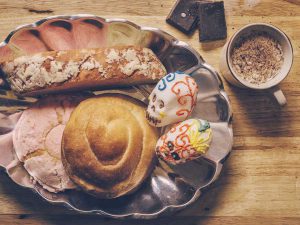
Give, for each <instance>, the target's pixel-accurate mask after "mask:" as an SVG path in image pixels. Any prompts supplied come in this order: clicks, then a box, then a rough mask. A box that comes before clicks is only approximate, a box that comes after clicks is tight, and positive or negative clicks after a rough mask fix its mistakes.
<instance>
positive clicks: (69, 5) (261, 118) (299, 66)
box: [0, 0, 300, 225]
mask: <svg viewBox="0 0 300 225" xmlns="http://www.w3.org/2000/svg"><path fill="white" fill-rule="evenodd" d="M173 4H174V0H164V1H161V0H151V1H150V0H144V1H142V0H141V1H139V0H126V1H125V0H123V1H119V0H106V1H104V0H103V1H92V0H91V1H87V0H86V1H76V0H72V1H71V0H63V1H39V2H38V1H33V0H27V1H17V0H9V1H5V0H1V1H0V39H1V40H3V39H4V38H5V37H6V35H7V34H8V33H9V31H10V30H12V29H14V28H15V27H16V26H18V25H21V24H24V23H31V22H34V21H36V20H39V19H41V18H43V17H46V16H51V15H60V14H76V13H89V14H95V15H99V16H102V17H107V18H113V17H119V18H126V19H128V20H131V21H133V22H135V23H138V24H140V25H145V26H153V27H158V28H161V29H163V30H165V31H167V32H169V33H170V34H172V35H174V36H175V37H177V38H178V39H180V40H182V41H185V42H187V43H189V44H191V45H192V46H193V47H194V48H195V49H196V50H197V51H199V52H200V54H201V55H202V56H203V57H204V59H205V60H206V61H207V62H208V63H210V64H211V65H213V66H214V67H215V68H218V63H219V55H220V50H221V48H222V46H223V45H224V42H223V41H217V42H213V43H207V44H201V43H199V42H198V33H197V32H196V33H195V34H194V35H192V36H190V37H188V36H186V35H184V34H182V33H180V32H179V31H177V30H176V29H174V28H173V27H171V26H169V25H167V24H166V23H165V18H166V16H167V14H168V13H169V11H170V9H171V7H172V5H173ZM225 7H226V17H227V25H228V35H229V37H230V36H231V35H232V34H233V33H234V32H235V31H236V30H237V29H239V28H240V27H242V26H243V25H246V24H248V23H252V22H267V23H271V24H274V25H276V26H278V27H279V28H281V29H282V30H283V31H284V32H286V33H287V35H288V36H289V37H290V38H291V40H292V44H293V47H294V56H295V57H294V65H293V68H292V70H291V72H290V75H289V76H288V78H287V79H286V80H285V81H284V82H283V83H282V84H281V85H280V86H281V88H282V90H283V91H284V93H285V95H286V97H287V100H288V105H287V106H286V107H284V108H282V109H280V108H278V106H277V105H276V104H274V102H273V101H272V99H271V98H270V97H269V96H268V95H267V94H266V93H261V92H253V91H247V90H241V89H238V88H235V87H232V86H230V85H228V83H226V82H224V84H225V89H226V91H227V93H228V95H229V97H230V100H231V104H232V108H233V112H234V124H233V125H234V147H233V152H232V154H231V156H230V158H229V159H228V161H227V162H226V164H225V167H224V170H223V172H222V174H221V176H220V179H219V180H218V181H217V182H216V183H215V184H214V185H213V186H211V188H210V189H209V191H207V192H206V193H205V194H204V195H203V196H202V197H201V198H200V200H199V201H198V202H197V203H195V204H193V205H192V206H191V207H190V208H188V209H186V210H184V211H181V212H179V213H177V214H176V215H175V217H166V218H161V219H158V220H149V221H145V222H143V224H174V225H175V224H185V225H188V224H206V225H209V224H300V163H299V161H300V77H299V78H298V77H297V75H298V76H300V61H299V60H300V0H243V1H242V0H239V1H238V0H226V1H225ZM0 181H1V182H0V224H72V225H75V224H111V225H117V224H141V223H142V222H141V221H139V220H134V221H116V220H111V219H101V218H99V217H96V216H83V215H76V214H74V213H72V212H70V211H68V210H66V209H65V208H63V207H60V206H53V205H50V204H48V203H46V202H44V201H42V200H41V199H40V198H38V197H37V196H35V195H34V194H32V193H31V192H30V191H28V190H24V189H22V188H20V187H18V186H17V185H15V184H14V183H13V182H12V181H10V179H9V178H8V177H7V176H6V175H5V174H4V173H3V172H1V173H0Z"/></svg>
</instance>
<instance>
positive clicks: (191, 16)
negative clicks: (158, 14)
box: [166, 0, 198, 34]
mask: <svg viewBox="0 0 300 225" xmlns="http://www.w3.org/2000/svg"><path fill="white" fill-rule="evenodd" d="M197 17H198V16H197V1H195V0H177V2H176V4H175V5H174V7H173V8H172V10H171V12H170V14H169V15H168V17H167V19H166V21H167V23H169V24H170V25H172V26H174V27H176V28H177V29H178V30H180V31H182V32H183V33H185V34H189V33H191V32H192V31H193V30H194V28H195V27H196V25H197V19H198V18H197Z"/></svg>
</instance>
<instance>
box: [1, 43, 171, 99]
mask: <svg viewBox="0 0 300 225" xmlns="http://www.w3.org/2000/svg"><path fill="white" fill-rule="evenodd" d="M0 66H1V69H2V71H3V72H4V75H5V77H6V80H7V81H8V83H9V84H10V86H11V88H12V90H13V91H15V92H16V93H18V94H23V95H27V96H34V95H40V94H47V93H51V92H57V91H68V90H78V89H98V88H102V87H105V86H128V85H134V84H147V83H153V82H155V81H157V80H159V79H160V78H161V77H163V76H164V75H165V74H166V69H165V68H164V66H163V65H162V63H161V62H160V61H159V59H158V58H157V57H156V55H155V54H154V53H153V52H152V51H151V50H150V49H148V48H141V47H133V46H127V47H113V48H99V49H80V50H67V51H49V52H42V53H38V54H35V55H25V56H20V57H17V58H14V59H10V60H7V61H5V62H2V63H1V64H0Z"/></svg>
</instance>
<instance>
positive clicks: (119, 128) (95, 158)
mask: <svg viewBox="0 0 300 225" xmlns="http://www.w3.org/2000/svg"><path fill="white" fill-rule="evenodd" d="M157 139H158V131H157V129H156V128H154V127H151V126H150V125H149V124H148V123H147V120H146V117H145V108H144V106H143V105H141V103H138V102H136V101H135V100H134V99H132V98H130V97H125V96H121V95H104V96H99V97H95V98H90V99H87V100H85V101H83V102H81V103H80V104H79V105H78V106H77V108H76V109H75V110H74V111H73V113H72V115H71V118H70V120H69V121H68V123H67V125H66V128H65V130H64V134H63V143H62V161H63V164H64V167H65V169H66V171H67V173H68V175H69V176H70V178H71V179H72V180H73V181H74V182H75V183H76V184H77V185H78V186H80V187H81V188H82V189H83V190H85V191H87V192H88V193H90V194H93V195H95V196H98V197H100V198H116V197H119V196H122V195H125V194H128V193H131V192H132V191H134V190H135V189H136V188H137V187H138V186H139V185H140V184H141V183H142V181H143V180H144V179H145V178H146V177H147V176H148V175H149V173H150V172H151V171H152V169H153V167H154V164H155V151H154V148H155V145H156V141H157Z"/></svg>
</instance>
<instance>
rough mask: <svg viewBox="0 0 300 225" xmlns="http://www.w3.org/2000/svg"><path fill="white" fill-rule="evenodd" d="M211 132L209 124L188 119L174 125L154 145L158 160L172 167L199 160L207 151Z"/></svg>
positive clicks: (204, 121)
mask: <svg viewBox="0 0 300 225" xmlns="http://www.w3.org/2000/svg"><path fill="white" fill-rule="evenodd" d="M211 140H212V130H211V128H210V124H209V122H207V121H206V120H200V119H189V120H185V121H183V122H181V123H178V124H176V125H174V126H173V127H172V128H171V129H170V130H169V131H168V132H167V133H165V134H164V135H163V136H161V137H160V138H159V139H158V141H157V144H156V149H155V151H156V154H157V156H158V157H159V158H161V159H163V160H164V161H166V162H168V163H171V164H173V165H175V164H180V163H184V162H186V161H190V160H193V159H196V158H199V157H200V156H201V155H203V154H204V153H205V152H207V150H208V149H209V146H210V143H211Z"/></svg>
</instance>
